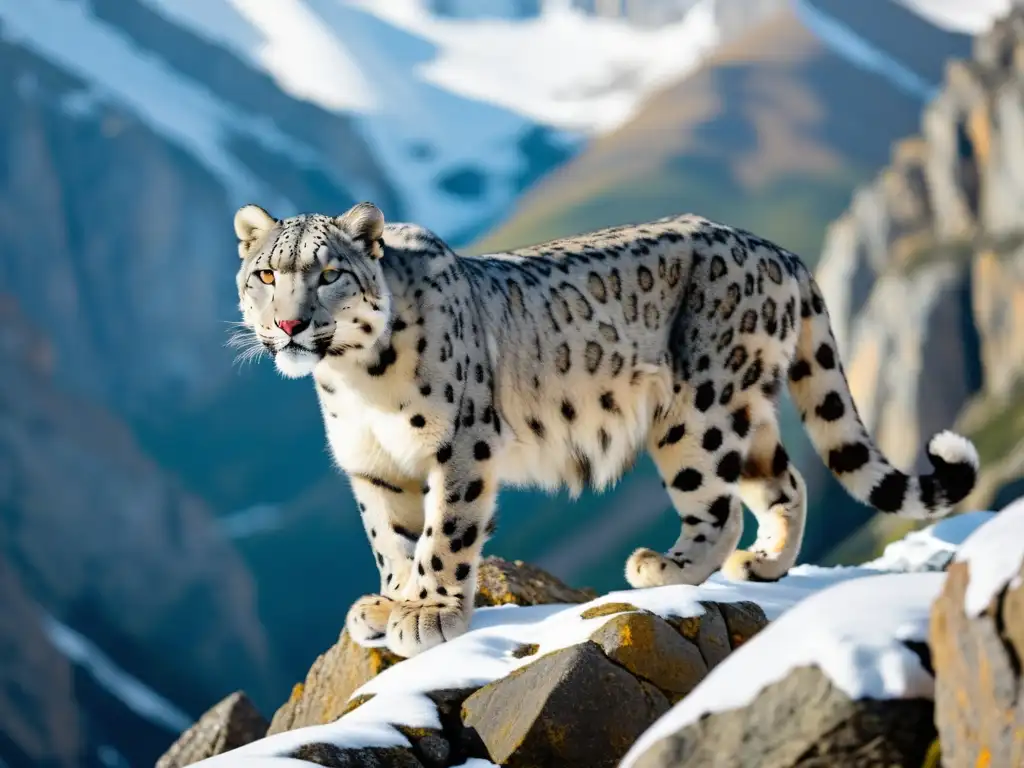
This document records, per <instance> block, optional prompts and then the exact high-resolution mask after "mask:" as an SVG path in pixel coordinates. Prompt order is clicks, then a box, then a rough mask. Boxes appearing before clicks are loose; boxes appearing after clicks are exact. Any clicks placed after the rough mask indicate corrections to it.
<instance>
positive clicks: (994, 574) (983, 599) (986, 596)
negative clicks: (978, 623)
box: [954, 498, 1024, 616]
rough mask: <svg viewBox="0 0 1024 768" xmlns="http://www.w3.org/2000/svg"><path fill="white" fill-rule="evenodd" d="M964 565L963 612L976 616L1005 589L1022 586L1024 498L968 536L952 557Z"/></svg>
mask: <svg viewBox="0 0 1024 768" xmlns="http://www.w3.org/2000/svg"><path fill="white" fill-rule="evenodd" d="M954 559H955V561H956V562H958V563H967V566H968V568H969V569H970V581H969V582H968V584H967V594H966V595H964V611H965V612H966V613H967V615H968V616H977V615H978V614H980V613H981V612H982V611H984V610H985V608H986V607H988V605H989V603H991V602H992V599H993V598H994V597H995V596H996V595H998V594H999V593H1000V592H1002V591H1003V590H1004V589H1006V587H1008V586H1009V587H1012V588H1016V587H1019V586H1020V584H1021V579H1020V576H1019V573H1020V569H1021V565H1024V498H1022V499H1017V500H1016V501H1014V502H1013V503H1012V504H1009V505H1008V506H1006V507H1004V508H1003V510H1002V511H1000V512H999V514H997V515H996V516H995V518H994V519H993V520H992V521H991V522H989V523H988V524H986V525H983V526H981V527H980V528H979V529H978V530H977V531H976V532H975V533H973V534H971V535H970V536H969V537H968V538H967V540H966V541H965V542H964V544H963V546H962V547H961V548H960V549H959V551H958V552H957V553H956V557H955V558H954Z"/></svg>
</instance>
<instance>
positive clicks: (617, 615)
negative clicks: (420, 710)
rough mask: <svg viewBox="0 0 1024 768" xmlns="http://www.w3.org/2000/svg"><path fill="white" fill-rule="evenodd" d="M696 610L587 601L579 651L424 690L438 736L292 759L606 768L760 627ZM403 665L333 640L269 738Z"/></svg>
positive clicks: (412, 732) (536, 578) (341, 708)
mask: <svg viewBox="0 0 1024 768" xmlns="http://www.w3.org/2000/svg"><path fill="white" fill-rule="evenodd" d="M478 582H479V587H480V592H479V593H478V594H480V595H483V597H482V599H481V600H480V602H481V603H482V604H483V605H509V604H515V605H519V606H529V605H544V604H552V603H558V604H562V603H582V602H584V601H587V600H589V599H590V598H591V596H592V593H591V592H590V590H579V589H573V588H572V587H569V586H567V585H565V584H563V583H562V582H561V581H559V580H558V579H556V578H555V577H553V576H551V575H549V574H547V573H545V572H544V571H542V570H540V569H538V568H535V567H533V566H530V565H527V564H525V563H520V562H508V561H504V560H501V559H500V558H495V557H489V558H487V559H486V560H485V561H484V563H483V565H482V566H481V568H480V569H479V575H478ZM701 605H702V606H703V608H704V613H703V614H702V615H700V616H696V617H688V618H672V617H669V618H667V619H663V618H661V617H659V616H657V615H655V614H653V613H651V612H649V611H645V610H641V609H639V608H637V607H636V606H634V605H631V604H629V603H615V602H603V603H601V602H599V603H596V604H594V605H591V606H590V607H586V608H583V609H580V611H579V619H583V620H601V619H603V621H596V622H595V625H594V629H593V630H592V631H591V632H590V634H589V637H588V638H587V639H586V640H584V641H583V642H581V643H577V644H574V645H569V646H568V647H565V648H559V649H555V650H553V651H551V652H549V653H542V652H541V649H540V648H539V647H538V646H537V645H529V644H527V645H522V646H521V647H519V648H515V649H513V650H512V651H511V655H512V656H513V657H515V658H518V659H522V660H523V664H522V666H520V667H518V668H517V669H516V670H515V671H513V672H512V673H511V674H509V675H507V676H505V677H502V678H501V679H498V680H495V681H494V682H492V683H490V684H487V685H484V686H482V687H474V688H468V689H466V688H464V689H453V690H437V691H430V692H428V693H427V694H426V695H427V697H428V698H429V699H430V700H431V701H432V702H433V704H434V705H435V707H436V709H437V715H438V721H439V722H440V723H441V728H440V729H423V728H408V727H405V726H403V725H401V724H398V725H396V727H397V728H398V730H399V731H400V732H401V733H402V734H403V735H404V736H405V737H406V738H407V739H408V740H409V746H408V747H402V748H395V747H390V748H388V749H377V748H373V749H360V750H346V749H341V750H340V749H338V748H336V747H331V746H329V745H327V744H319V743H318V744H310V745H306V746H305V747H303V748H302V750H301V751H300V752H297V753H294V754H293V756H295V757H300V758H302V759H306V760H309V761H311V762H318V763H319V764H321V765H339V766H347V765H353V766H355V765H360V766H363V765H380V766H413V767H418V766H425V768H447V767H448V766H453V765H461V764H462V763H464V762H465V761H466V760H467V759H469V758H472V757H478V758H483V759H487V760H490V761H492V762H495V763H498V764H501V765H508V766H524V767H525V766H535V765H564V766H569V767H571V766H593V767H594V768H599V767H600V766H609V768H611V766H614V765H615V764H616V763H617V761H618V760H619V759H620V758H621V757H622V755H624V754H625V752H626V750H628V749H629V747H630V746H631V745H632V744H633V742H634V741H635V740H636V738H637V737H638V736H639V735H640V734H641V733H642V732H643V731H644V730H645V729H646V728H647V727H648V726H650V725H651V723H653V722H654V720H656V719H657V718H658V717H659V716H660V715H661V714H663V713H664V712H666V711H667V710H668V709H669V707H671V706H672V704H673V703H675V702H676V701H679V700H680V699H681V698H682V697H683V696H685V695H686V694H687V693H689V692H690V691H691V690H693V688H694V687H695V686H696V685H697V684H698V683H699V682H700V681H701V680H702V679H703V678H704V677H705V676H706V675H707V673H708V671H709V670H710V669H712V668H714V667H715V666H717V665H718V664H719V663H721V662H722V661H723V660H724V659H725V658H726V657H727V656H728V654H729V653H730V652H731V651H732V650H733V649H734V648H737V647H739V646H740V645H742V644H743V643H745V642H747V641H748V640H749V639H750V638H751V637H753V636H754V635H756V634H757V633H758V632H759V631H760V630H761V629H762V628H763V627H764V626H765V625H766V624H767V620H766V619H765V615H764V612H763V611H762V610H761V609H760V607H758V606H757V605H755V604H753V603H722V604H718V603H702V604H701ZM579 619H574V621H575V620H579ZM402 663H404V662H403V660H402V659H401V658H399V657H397V656H394V655H393V654H391V653H390V652H388V651H387V650H386V649H382V648H363V647H361V646H358V645H356V644H355V643H354V642H352V640H351V639H350V638H349V637H348V634H347V632H342V634H341V637H340V638H339V640H338V642H337V644H335V645H334V646H333V647H332V648H330V649H329V650H328V651H326V652H325V653H324V654H323V655H321V656H320V657H319V658H318V659H317V660H316V662H315V663H314V664H313V667H312V668H311V669H310V672H309V674H308V675H307V677H306V680H305V682H304V683H302V684H299V685H296V686H295V689H294V690H293V692H292V695H291V697H290V698H289V700H288V701H287V702H285V704H284V705H282V706H281V708H280V709H279V710H278V711H277V713H276V714H275V715H274V718H273V721H272V723H271V725H270V727H269V728H268V729H267V736H268V737H269V736H273V735H275V734H280V733H283V732H285V731H290V730H294V729H296V728H301V727H305V726H312V725H323V724H326V723H333V722H339V724H343V723H344V722H345V717H346V715H348V714H349V713H352V712H354V711H355V710H357V709H359V707H361V706H364V705H365V704H366V703H367V702H369V701H371V700H372V699H373V698H374V694H364V695H355V696H353V694H354V693H355V692H356V690H357V689H358V688H360V687H361V686H362V685H363V684H364V683H365V682H367V681H368V680H370V679H371V678H372V677H374V676H376V675H377V674H379V673H380V672H382V671H384V670H385V669H389V668H392V667H397V668H396V669H395V670H394V671H395V672H396V673H400V665H401V664H402ZM224 706H225V705H224V703H222V704H221V705H218V707H221V708H223V707H224ZM215 709H216V708H215ZM223 719H224V717H223V714H220V713H218V712H216V711H211V713H209V714H208V715H207V716H205V717H204V718H203V719H202V720H201V721H200V723H203V722H207V721H208V722H211V723H213V724H214V727H213V728H212V729H211V728H209V727H205V728H204V727H200V725H197V726H196V727H195V729H194V730H196V731H204V732H207V731H208V732H212V733H213V734H217V733H220V732H221V730H220V727H219V726H216V724H217V723H220V722H222V721H223ZM180 741H181V743H191V742H197V741H198V743H200V744H201V745H203V746H202V748H203V749H205V748H207V747H206V745H208V744H211V743H212V739H211V738H210V737H205V736H204V737H199V738H197V737H190V736H189V735H188V734H185V735H184V736H182V738H181V740H180ZM220 743H223V742H220ZM180 754H185V753H184V752H182V751H181V750H180V748H179V751H178V752H175V753H174V755H171V754H170V753H169V755H168V756H166V757H165V759H166V760H175V762H170V763H167V768H170V767H171V766H172V765H173V766H181V765H185V764H186V763H185V762H182V761H180V760H179V759H178V757H177V756H178V755H180ZM188 754H193V753H191V752H190V753H188ZM210 754H213V753H210ZM161 768H163V766H161Z"/></svg>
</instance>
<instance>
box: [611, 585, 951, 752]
mask: <svg viewBox="0 0 1024 768" xmlns="http://www.w3.org/2000/svg"><path fill="white" fill-rule="evenodd" d="M944 580H945V575H944V574H942V573H901V574H886V575H879V576H874V577H872V578H866V579H859V580H857V581H854V582H850V583H846V584H839V585H837V586H834V587H832V588H830V589H826V590H824V591H822V592H820V593H818V594H816V595H814V596H812V597H809V598H807V600H805V601H803V602H802V603H800V604H799V605H797V606H796V607H795V608H793V610H791V611H789V612H788V613H787V614H786V615H785V616H783V617H782V618H781V619H779V620H778V621H777V622H774V623H772V624H770V625H769V626H768V627H767V628H765V629H764V630H762V631H761V632H760V633H759V634H758V636H757V637H756V638H755V639H754V640H753V641H752V642H750V643H747V644H745V645H743V646H741V647H740V648H739V649H737V650H736V651H734V652H733V653H732V654H731V655H730V656H729V657H728V658H727V659H726V660H725V661H724V662H722V663H721V664H720V665H718V666H717V667H715V668H714V669H713V670H712V671H711V673H710V674H709V675H708V676H707V677H706V678H704V680H703V681H701V683H700V684H699V685H698V686H697V687H696V688H694V689H693V691H692V692H691V693H690V694H689V695H688V696H687V697H686V698H685V699H683V700H682V701H681V702H679V703H678V704H677V705H676V706H675V707H673V708H672V709H671V710H669V711H668V712H667V713H666V714H665V715H663V716H662V717H661V718H660V719H659V720H658V721H657V722H655V723H654V725H652V726H651V727H650V728H649V729H648V730H647V731H646V732H645V733H644V735H643V736H641V737H640V738H639V739H638V740H637V742H636V744H634V745H633V747H632V748H631V749H630V751H629V752H628V753H627V754H626V756H625V757H624V758H623V760H622V762H621V763H620V764H619V765H620V768H630V766H632V765H633V764H634V763H635V762H636V760H637V759H638V758H639V757H640V756H641V755H642V754H643V753H644V752H646V751H647V750H648V749H650V747H651V746H653V745H654V744H655V743H656V742H658V741H660V740H661V739H663V738H665V737H667V736H670V735H671V734H673V733H675V732H677V731H679V730H680V729H682V728H683V727H685V726H686V725H689V724H690V723H694V722H696V721H697V720H699V719H700V718H701V716H703V715H705V714H707V713H713V712H726V711H728V710H732V709H737V708H740V707H743V706H746V705H747V704H749V703H750V702H752V701H753V700H754V699H755V698H756V697H757V695H758V693H760V692H761V691H762V690H763V689H764V688H766V687H767V686H769V685H771V684H772V683H776V682H779V681H780V680H782V679H783V678H785V677H786V675H787V674H789V672H790V671H791V670H793V669H797V668H799V667H805V666H816V667H818V668H820V669H821V670H822V671H823V672H824V673H825V674H826V675H828V677H829V678H830V679H831V680H832V682H833V683H835V684H836V685H837V686H838V687H839V688H840V689H841V690H842V691H843V692H844V693H846V695H847V696H849V697H850V698H851V699H854V700H856V699H865V698H868V699H895V698H931V697H932V695H933V693H934V685H935V682H934V679H933V678H932V676H931V675H930V674H929V673H928V672H927V670H925V669H924V667H923V666H922V665H921V661H920V659H919V658H918V656H917V655H916V654H915V653H914V652H913V651H911V650H910V649H909V648H907V646H906V645H904V644H903V642H902V641H904V640H916V641H923V640H926V639H927V637H928V619H929V615H930V612H931V604H932V601H933V600H934V599H935V597H936V595H938V593H939V590H940V589H941V588H942V583H943V581H944Z"/></svg>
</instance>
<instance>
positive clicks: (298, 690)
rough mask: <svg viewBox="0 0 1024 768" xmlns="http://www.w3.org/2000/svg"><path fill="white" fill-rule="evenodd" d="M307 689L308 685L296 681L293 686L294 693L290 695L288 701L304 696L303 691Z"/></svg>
mask: <svg viewBox="0 0 1024 768" xmlns="http://www.w3.org/2000/svg"><path fill="white" fill-rule="evenodd" d="M305 690H306V686H305V685H303V684H302V683H296V684H295V685H293V686H292V695H291V696H289V697H288V701H297V700H298V699H299V697H301V696H302V692H303V691H305Z"/></svg>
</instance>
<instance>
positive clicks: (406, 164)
mask: <svg viewBox="0 0 1024 768" xmlns="http://www.w3.org/2000/svg"><path fill="white" fill-rule="evenodd" d="M146 2H147V3H149V4H150V5H152V7H154V8H156V9H158V10H159V11H160V12H161V13H163V14H165V15H167V17H168V18H171V19H173V20H175V21H176V22H178V23H180V24H182V25H185V26H187V27H189V28H190V29H192V30H193V31H195V32H196V33H197V34H200V35H202V36H204V37H206V38H208V39H210V40H215V41H217V42H218V43H219V44H221V45H223V46H225V47H226V48H228V49H229V50H231V51H233V52H234V53H236V54H237V55H238V56H239V57H241V58H243V59H244V60H246V61H248V62H250V63H251V64H252V65H253V66H255V67H259V68H261V69H263V70H264V71H266V72H267V73H268V74H270V76H271V77H272V78H273V79H274V81H275V82H276V83H277V84H278V85H279V86H280V87H281V88H282V89H283V90H284V91H285V92H287V93H290V94H291V95H293V96H295V97H296V98H300V99H307V100H309V101H311V102H313V103H316V104H318V105H319V106H321V107H323V108H324V109H327V110H332V111H338V112H344V113H349V114H355V115H358V116H359V117H358V124H359V126H360V129H361V132H362V135H363V136H364V137H365V140H366V141H367V144H368V145H369V147H370V148H371V151H372V152H373V153H374V155H375V156H376V157H377V158H378V160H379V161H380V162H381V163H382V165H383V166H384V167H385V168H386V169H387V172H388V174H389V177H390V178H391V181H392V183H393V184H394V186H395V187H396V188H397V189H398V190H400V191H399V195H400V197H401V199H402V201H403V203H404V205H403V209H404V210H405V211H406V212H407V215H408V216H409V217H410V218H413V219H415V220H417V221H419V222H421V223H424V224H427V225H428V226H431V227H433V228H435V229H436V230H438V231H439V232H440V233H442V234H443V235H445V236H448V237H452V236H455V235H457V234H458V233H460V232H463V231H465V230H467V229H472V228H473V227H474V226H476V227H479V225H480V224H481V223H488V222H490V221H491V220H492V219H493V218H494V217H495V216H497V215H499V214H500V213H501V212H503V211H504V210H505V209H506V208H507V207H508V205H509V204H510V203H511V202H512V200H514V199H515V197H516V196H517V195H518V194H519V193H520V192H521V191H522V188H523V186H524V180H532V178H531V177H532V176H533V175H534V174H533V173H531V169H530V168H528V167H524V162H523V158H522V156H521V152H520V150H519V147H518V144H519V141H520V139H521V137H522V136H523V135H524V134H525V133H526V132H528V131H529V130H530V129H531V128H532V127H533V126H537V125H542V126H545V127H548V128H552V129H557V130H558V131H559V133H557V134H553V135H552V139H551V140H552V141H554V142H555V143H556V145H557V146H560V147H565V148H566V149H568V147H570V146H573V145H575V144H576V142H577V141H578V140H580V139H581V138H583V137H586V136H588V135H590V134H592V133H594V132H600V131H607V130H611V129H613V128H614V127H616V126H617V125H618V124H620V123H621V122H622V121H623V120H624V119H626V118H627V117H628V116H629V114H631V112H632V111H633V110H635V109H636V108H637V106H638V105H639V104H640V103H641V102H642V100H643V98H644V97H645V96H646V95H647V94H649V93H650V92H651V91H652V90H653V89H654V88H657V87H658V86H659V85H661V84H663V83H665V82H667V81H669V80H671V79H674V78H677V77H679V76H680V75H682V74H683V73H685V71H687V69H689V68H690V67H692V66H693V65H694V63H696V61H697V60H698V59H699V57H700V56H701V55H702V54H703V53H704V52H706V51H707V50H710V49H711V48H712V47H713V46H714V45H715V44H716V42H717V41H718V34H717V30H716V28H715V25H714V23H713V19H712V17H711V15H710V14H709V13H708V11H707V7H708V6H709V4H708V3H703V4H700V5H698V6H697V7H695V8H694V9H693V10H691V12H690V13H689V14H688V15H687V16H686V18H685V19H683V20H682V21H681V22H679V23H677V24H674V25H670V26H668V27H665V28H663V29H660V30H657V31H644V30H637V29H633V28H630V27H628V26H626V25H624V24H622V23H620V22H618V21H615V20H609V19H595V18H589V17H586V16H583V15H582V14H580V13H576V12H573V11H571V10H569V9H557V8H555V9H551V10H550V11H548V12H545V13H544V14H543V15H542V16H540V17H537V18H532V19H523V20H518V21H515V22H509V21H504V20H473V21H465V20H462V19H458V18H445V17H438V16H435V15H433V14H431V13H429V12H428V11H426V10H425V9H424V8H423V7H422V5H421V4H420V3H417V2H415V1H414V0H393V1H391V2H388V3H374V2H328V1H325V0H287V1H285V2H279V3H274V4H267V3H260V2H256V1H255V0H211V1H210V2H204V3H198V2H193V3H178V2H174V1H173V0H146ZM545 170H546V169H545Z"/></svg>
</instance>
